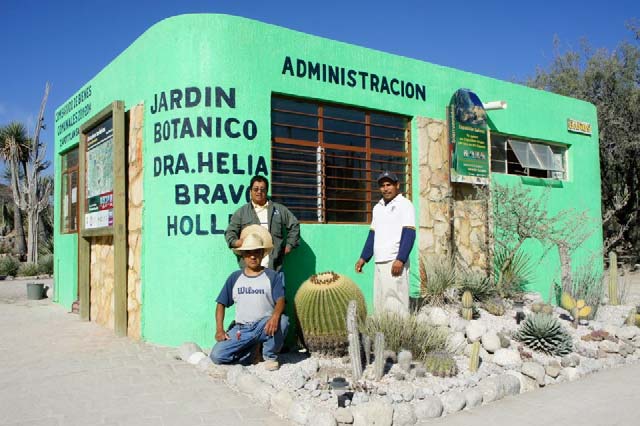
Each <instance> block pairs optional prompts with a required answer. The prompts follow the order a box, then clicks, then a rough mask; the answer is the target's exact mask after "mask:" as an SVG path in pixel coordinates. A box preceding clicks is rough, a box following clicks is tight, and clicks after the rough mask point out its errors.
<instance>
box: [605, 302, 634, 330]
mask: <svg viewBox="0 0 640 426" xmlns="http://www.w3.org/2000/svg"><path fill="white" fill-rule="evenodd" d="M632 311H635V306H631V305H617V306H612V305H605V306H600V307H599V308H598V312H596V317H595V320H596V321H598V322H602V323H603V324H605V325H604V327H603V328H604V329H605V330H607V325H613V326H617V327H620V326H622V325H623V324H624V323H625V321H626V320H627V318H628V317H629V314H630V313H631V312H632ZM607 331H609V330H607Z"/></svg>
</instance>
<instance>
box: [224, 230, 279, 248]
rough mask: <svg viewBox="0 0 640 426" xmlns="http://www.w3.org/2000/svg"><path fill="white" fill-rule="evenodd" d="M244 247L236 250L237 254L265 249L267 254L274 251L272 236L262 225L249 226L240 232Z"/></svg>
mask: <svg viewBox="0 0 640 426" xmlns="http://www.w3.org/2000/svg"><path fill="white" fill-rule="evenodd" d="M240 239H242V246H240V247H238V248H234V249H233V251H234V252H235V253H236V254H241V252H242V251H245V250H255V249H259V248H261V249H264V251H265V254H268V253H270V252H271V249H273V239H272V238H271V234H270V233H269V231H267V229H266V228H265V227H264V226H262V225H249V226H247V227H246V228H244V229H243V230H242V232H240Z"/></svg>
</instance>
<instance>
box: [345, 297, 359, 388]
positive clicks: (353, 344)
mask: <svg viewBox="0 0 640 426" xmlns="http://www.w3.org/2000/svg"><path fill="white" fill-rule="evenodd" d="M357 310H358V307H357V303H356V301H355V300H350V301H349V306H347V338H348V340H349V356H350V357H351V370H352V374H353V381H354V382H355V381H356V380H360V377H362V354H361V352H360V333H359V332H358V315H357V314H358V312H357Z"/></svg>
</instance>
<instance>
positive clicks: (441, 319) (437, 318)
mask: <svg viewBox="0 0 640 426" xmlns="http://www.w3.org/2000/svg"><path fill="white" fill-rule="evenodd" d="M429 322H430V323H431V324H432V325H435V326H440V327H447V326H449V313H448V312H447V311H445V310H444V309H442V308H439V307H437V306H435V307H433V308H431V312H429Z"/></svg>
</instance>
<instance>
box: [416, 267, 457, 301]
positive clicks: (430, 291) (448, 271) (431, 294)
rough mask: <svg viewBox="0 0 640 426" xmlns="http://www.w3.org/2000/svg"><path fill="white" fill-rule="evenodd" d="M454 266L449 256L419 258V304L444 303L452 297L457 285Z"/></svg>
mask: <svg viewBox="0 0 640 426" xmlns="http://www.w3.org/2000/svg"><path fill="white" fill-rule="evenodd" d="M456 275H457V273H456V268H455V265H454V262H453V260H452V259H451V258H439V259H426V258H425V257H422V258H421V259H420V298H421V305H425V304H428V305H438V306H441V305H444V304H445V303H446V302H448V301H451V299H453V294H454V291H455V288H456V285H457V282H456V281H457V277H456Z"/></svg>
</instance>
